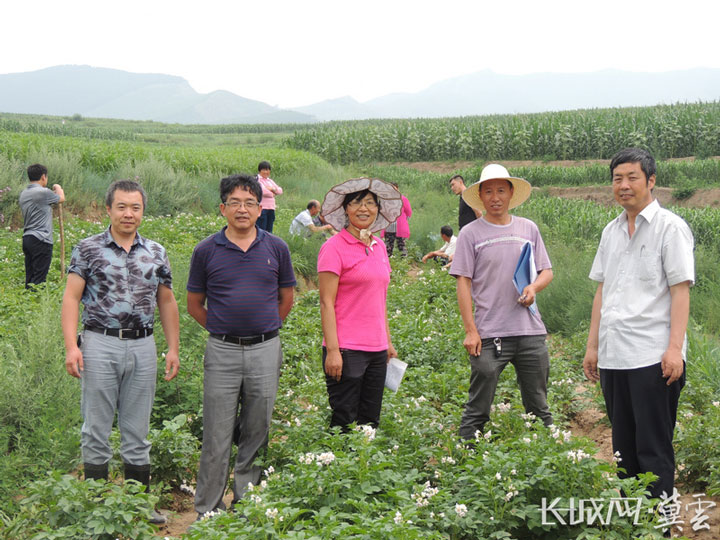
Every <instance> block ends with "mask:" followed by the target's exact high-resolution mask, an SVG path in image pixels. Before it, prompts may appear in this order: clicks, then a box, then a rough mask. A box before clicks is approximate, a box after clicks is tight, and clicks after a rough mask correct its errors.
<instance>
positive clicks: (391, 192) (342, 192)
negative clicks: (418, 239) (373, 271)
mask: <svg viewBox="0 0 720 540" xmlns="http://www.w3.org/2000/svg"><path fill="white" fill-rule="evenodd" d="M366 189H368V190H370V191H371V192H373V193H374V194H375V195H377V198H378V200H379V201H380V210H379V211H378V215H377V218H376V219H375V221H374V222H373V224H372V225H371V226H370V231H371V232H377V231H381V230H383V229H385V228H387V226H388V225H390V224H391V223H392V222H394V221H395V220H396V219H397V218H398V216H399V215H400V212H402V204H403V203H402V199H401V198H400V192H399V191H398V190H397V188H396V187H395V186H393V185H391V184H389V183H387V182H385V181H383V180H380V179H379V178H352V179H350V180H347V181H346V182H343V183H342V184H338V185H337V186H334V187H332V188H330V191H328V192H327V193H326V194H325V199H323V203H322V207H321V209H320V214H321V215H322V217H324V218H325V221H327V222H328V223H329V224H330V225H332V226H333V228H334V229H335V230H337V231H341V230H343V229H344V228H345V225H346V224H347V217H346V215H345V209H344V208H343V206H342V203H343V201H344V200H345V196H346V195H347V194H348V193H356V192H358V191H364V190H366Z"/></svg>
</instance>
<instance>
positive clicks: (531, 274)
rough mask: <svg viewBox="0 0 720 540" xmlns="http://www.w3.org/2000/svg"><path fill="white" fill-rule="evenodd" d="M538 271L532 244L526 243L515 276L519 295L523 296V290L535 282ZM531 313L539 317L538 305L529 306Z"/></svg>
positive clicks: (514, 279)
mask: <svg viewBox="0 0 720 540" xmlns="http://www.w3.org/2000/svg"><path fill="white" fill-rule="evenodd" d="M536 277H537V271H536V270H535V258H534V257H533V248H532V244H531V243H530V242H526V243H525V245H524V246H523V248H522V251H521V252H520V258H519V259H518V262H517V266H515V273H514V274H513V284H514V285H515V288H516V289H517V292H518V294H522V292H523V289H525V287H527V286H528V285H530V284H531V283H532V282H534V281H535V278H536ZM528 309H529V310H530V313H532V314H533V315H537V303H535V302H533V303H532V305H530V306H528Z"/></svg>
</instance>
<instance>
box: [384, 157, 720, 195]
mask: <svg viewBox="0 0 720 540" xmlns="http://www.w3.org/2000/svg"><path fill="white" fill-rule="evenodd" d="M712 159H720V157H715V158H712ZM694 160H695V158H693V157H688V158H674V159H669V160H667V161H694ZM498 163H500V164H502V165H504V166H505V167H536V166H543V165H545V166H549V165H552V166H555V167H582V166H585V165H591V164H595V163H599V164H602V165H609V164H610V160H609V159H585V160H580V161H530V160H527V161H499V162H498ZM378 165H393V166H397V167H407V168H410V169H415V170H418V171H429V172H438V173H443V174H448V175H450V174H453V173H455V172H457V171H459V170H462V169H468V168H470V167H473V166H475V165H477V163H476V162H473V161H417V162H412V163H411V162H405V161H403V162H394V163H379V164H378ZM533 189H534V190H538V191H547V192H548V193H549V194H550V195H551V196H553V197H564V198H568V199H584V200H588V201H593V202H597V203H600V204H606V205H612V204H615V199H614V198H613V194H612V187H611V186H609V185H608V186H582V187H567V188H561V187H544V188H533ZM653 193H654V194H655V196H656V197H657V199H658V200H659V201H660V204H661V205H663V206H670V205H676V206H686V207H689V208H706V207H711V208H717V207H720V188H708V189H698V190H696V191H695V193H694V194H693V195H692V196H691V197H689V198H687V199H683V200H679V199H675V198H674V197H673V195H672V194H673V189H672V188H667V187H656V188H655V189H654V190H653Z"/></svg>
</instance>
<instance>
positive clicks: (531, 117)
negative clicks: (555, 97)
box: [287, 102, 720, 163]
mask: <svg viewBox="0 0 720 540" xmlns="http://www.w3.org/2000/svg"><path fill="white" fill-rule="evenodd" d="M287 144H288V145H290V146H291V147H293V148H297V149H301V150H307V151H310V152H313V153H316V154H318V155H320V156H322V157H324V158H325V159H327V160H328V161H331V162H333V163H352V162H366V161H437V160H451V159H466V160H477V159H493V160H501V159H514V160H525V159H569V160H578V159H607V158H610V157H611V156H612V155H613V154H614V153H615V152H616V151H617V150H619V149H620V148H624V147H628V146H639V147H644V148H647V149H648V150H650V151H651V152H652V153H653V154H654V155H655V157H656V158H674V157H685V156H700V157H707V156H713V155H718V154H720V102H711V103H695V104H677V105H662V106H655V107H639V108H622V109H621V108H616V109H592V110H578V111H563V112H551V113H540V114H523V115H498V116H478V117H464V118H442V119H432V120H429V119H416V120H370V121H357V122H329V123H325V124H322V125H319V126H316V127H314V128H310V129H304V130H302V131H296V132H295V133H294V135H293V136H292V137H291V138H289V139H288V141H287Z"/></svg>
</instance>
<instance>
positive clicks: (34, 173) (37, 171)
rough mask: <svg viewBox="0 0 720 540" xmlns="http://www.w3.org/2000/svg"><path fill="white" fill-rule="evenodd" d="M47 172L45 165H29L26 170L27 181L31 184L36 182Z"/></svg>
mask: <svg viewBox="0 0 720 540" xmlns="http://www.w3.org/2000/svg"><path fill="white" fill-rule="evenodd" d="M47 172H48V171H47V167H46V166H45V165H40V164H39V163H35V164H33V165H30V166H29V167H28V168H27V175H28V179H29V180H30V181H31V182H37V181H38V180H40V179H41V178H42V177H43V175H44V174H47Z"/></svg>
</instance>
